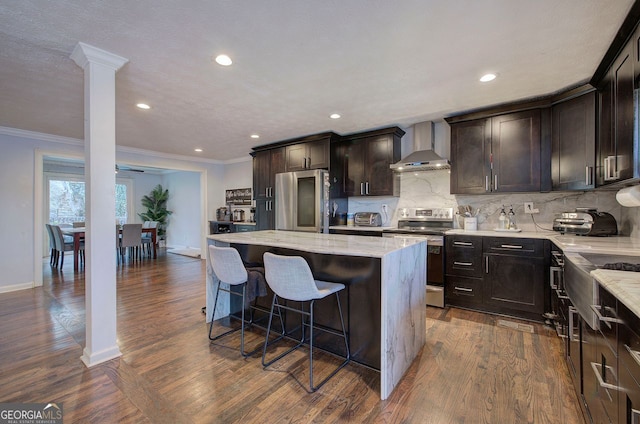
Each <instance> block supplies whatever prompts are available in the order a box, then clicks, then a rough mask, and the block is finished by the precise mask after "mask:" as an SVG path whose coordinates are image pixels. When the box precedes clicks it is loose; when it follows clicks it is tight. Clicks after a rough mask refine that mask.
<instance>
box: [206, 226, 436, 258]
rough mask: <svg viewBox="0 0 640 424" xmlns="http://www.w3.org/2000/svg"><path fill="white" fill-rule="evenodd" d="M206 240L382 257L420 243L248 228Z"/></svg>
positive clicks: (419, 241)
mask: <svg viewBox="0 0 640 424" xmlns="http://www.w3.org/2000/svg"><path fill="white" fill-rule="evenodd" d="M207 238H208V239H211V240H217V241H221V242H224V243H239V244H254V245H260V246H277V247H283V248H287V249H294V250H300V251H303V252H312V253H325V254H333V255H345V256H363V257H370V258H382V257H383V256H385V255H387V254H388V253H391V252H395V251H397V250H400V249H403V248H405V247H407V246H410V245H413V244H417V243H422V242H424V240H422V239H415V238H403V237H398V238H387V237H362V236H357V235H343V234H319V233H307V232H295V231H274V230H267V231H249V232H246V233H227V234H212V235H210V236H207Z"/></svg>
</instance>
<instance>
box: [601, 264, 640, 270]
mask: <svg viewBox="0 0 640 424" xmlns="http://www.w3.org/2000/svg"><path fill="white" fill-rule="evenodd" d="M602 269H613V270H616V271H633V272H640V264H631V263H628V262H614V263H610V264H604V265H602Z"/></svg>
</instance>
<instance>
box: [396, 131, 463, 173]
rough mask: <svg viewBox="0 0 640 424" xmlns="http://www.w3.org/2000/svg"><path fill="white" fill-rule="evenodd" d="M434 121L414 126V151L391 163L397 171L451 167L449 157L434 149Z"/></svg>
mask: <svg viewBox="0 0 640 424" xmlns="http://www.w3.org/2000/svg"><path fill="white" fill-rule="evenodd" d="M433 144H434V137H433V122H431V121H428V122H420V123H418V124H415V125H414V126H413V146H414V152H413V153H411V154H409V155H408V156H406V157H404V158H402V159H401V160H400V161H399V162H396V163H394V164H392V165H390V168H391V169H393V170H394V171H395V172H409V171H432V170H436V169H449V168H451V164H450V163H449V160H448V159H444V158H442V157H440V156H439V155H438V154H437V153H436V152H434V151H433Z"/></svg>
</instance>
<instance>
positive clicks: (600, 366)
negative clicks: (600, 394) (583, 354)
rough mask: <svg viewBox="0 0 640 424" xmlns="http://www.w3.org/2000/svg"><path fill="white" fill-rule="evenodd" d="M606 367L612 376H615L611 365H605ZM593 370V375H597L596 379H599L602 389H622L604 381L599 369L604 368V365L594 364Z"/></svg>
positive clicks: (592, 365) (592, 364)
mask: <svg viewBox="0 0 640 424" xmlns="http://www.w3.org/2000/svg"><path fill="white" fill-rule="evenodd" d="M605 367H606V368H607V369H608V370H609V371H610V372H611V374H612V375H615V373H614V371H615V370H614V369H613V368H611V367H610V366H609V365H605ZM591 368H593V373H594V374H595V375H596V379H598V384H599V385H600V387H602V388H605V389H610V390H616V391H618V390H620V388H619V387H618V386H616V385H615V384H610V383H605V382H604V380H603V379H602V375H600V371H599V370H598V368H602V365H600V364H596V363H595V362H592V363H591Z"/></svg>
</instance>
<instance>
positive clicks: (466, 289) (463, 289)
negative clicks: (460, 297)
mask: <svg viewBox="0 0 640 424" xmlns="http://www.w3.org/2000/svg"><path fill="white" fill-rule="evenodd" d="M454 288H455V289H456V290H458V291H463V292H469V293H471V292H472V291H473V289H468V288H466V287H458V286H455V287H454Z"/></svg>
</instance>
